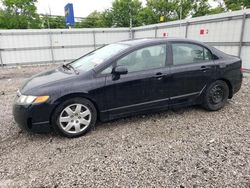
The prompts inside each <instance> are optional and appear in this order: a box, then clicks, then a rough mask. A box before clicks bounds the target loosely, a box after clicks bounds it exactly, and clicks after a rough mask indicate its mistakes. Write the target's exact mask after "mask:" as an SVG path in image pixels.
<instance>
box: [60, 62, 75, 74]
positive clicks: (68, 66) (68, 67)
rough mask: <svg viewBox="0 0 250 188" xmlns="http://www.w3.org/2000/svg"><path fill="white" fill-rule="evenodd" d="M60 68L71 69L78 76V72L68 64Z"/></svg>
mask: <svg viewBox="0 0 250 188" xmlns="http://www.w3.org/2000/svg"><path fill="white" fill-rule="evenodd" d="M62 67H63V68H65V69H68V70H71V69H72V70H73V71H74V72H75V73H76V74H79V72H78V71H77V70H76V69H75V68H74V67H73V66H72V65H70V64H63V65H62Z"/></svg>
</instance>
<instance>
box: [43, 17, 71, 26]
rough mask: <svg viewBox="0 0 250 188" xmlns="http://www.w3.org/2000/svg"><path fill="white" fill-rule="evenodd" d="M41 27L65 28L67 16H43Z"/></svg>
mask: <svg viewBox="0 0 250 188" xmlns="http://www.w3.org/2000/svg"><path fill="white" fill-rule="evenodd" d="M41 22H42V24H41V27H42V28H43V29H48V28H50V29H57V28H58V29H64V28H66V26H65V18H64V16H53V17H51V16H46V15H45V16H42V17H41Z"/></svg>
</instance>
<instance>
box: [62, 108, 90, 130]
mask: <svg viewBox="0 0 250 188" xmlns="http://www.w3.org/2000/svg"><path fill="white" fill-rule="evenodd" d="M90 121H91V112H90V110H89V108H88V107H87V106H85V105H82V104H72V105H69V106H67V107H66V108H64V109H63V111H62V112H61V114H60V117H59V123H60V126H61V128H62V129H63V130H64V131H66V132H68V133H79V132H82V131H84V130H85V129H86V128H87V127H88V126H89V124H90Z"/></svg>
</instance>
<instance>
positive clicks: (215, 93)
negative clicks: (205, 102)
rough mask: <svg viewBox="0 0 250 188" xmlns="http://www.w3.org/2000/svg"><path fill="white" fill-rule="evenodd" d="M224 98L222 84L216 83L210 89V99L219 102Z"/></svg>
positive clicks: (214, 102)
mask: <svg viewBox="0 0 250 188" xmlns="http://www.w3.org/2000/svg"><path fill="white" fill-rule="evenodd" d="M223 100H224V90H223V88H222V87H221V86H219V85H215V86H214V87H213V88H212V89H211V91H210V101H211V102H212V103H213V104H218V103H220V102H222V101H223Z"/></svg>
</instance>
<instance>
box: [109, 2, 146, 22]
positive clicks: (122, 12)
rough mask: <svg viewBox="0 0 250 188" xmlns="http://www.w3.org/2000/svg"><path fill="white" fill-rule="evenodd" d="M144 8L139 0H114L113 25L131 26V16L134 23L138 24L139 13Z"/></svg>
mask: <svg viewBox="0 0 250 188" xmlns="http://www.w3.org/2000/svg"><path fill="white" fill-rule="evenodd" d="M141 9H142V5H141V2H140V1H139V0H114V2H113V3H112V9H111V11H112V14H113V19H112V22H113V23H112V25H113V26H115V27H129V25H130V16H131V18H132V25H133V26H138V25H140V23H139V22H138V14H139V12H140V10H141Z"/></svg>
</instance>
